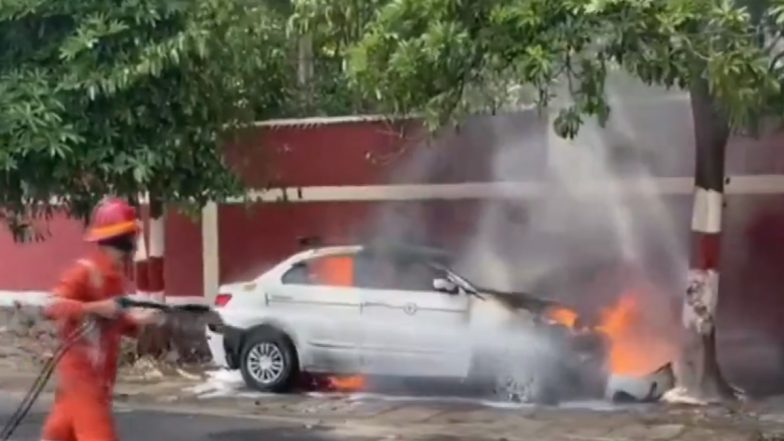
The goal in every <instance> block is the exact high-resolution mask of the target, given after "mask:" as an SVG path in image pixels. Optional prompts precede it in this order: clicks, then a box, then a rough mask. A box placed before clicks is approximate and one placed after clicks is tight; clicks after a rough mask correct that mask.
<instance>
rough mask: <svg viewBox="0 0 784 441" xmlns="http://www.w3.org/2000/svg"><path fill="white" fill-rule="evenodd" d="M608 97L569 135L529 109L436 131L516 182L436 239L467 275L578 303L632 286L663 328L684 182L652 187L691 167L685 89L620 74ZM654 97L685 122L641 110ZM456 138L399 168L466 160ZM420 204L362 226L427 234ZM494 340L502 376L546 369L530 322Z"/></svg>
mask: <svg viewBox="0 0 784 441" xmlns="http://www.w3.org/2000/svg"><path fill="white" fill-rule="evenodd" d="M662 96H664V98H662ZM611 101H612V107H613V111H612V116H611V118H610V121H609V124H608V125H607V127H605V128H600V127H598V125H597V124H596V123H595V122H594V121H587V122H586V124H585V125H584V126H583V128H582V130H581V132H580V135H579V136H578V138H577V139H575V140H573V141H566V140H563V139H560V138H558V137H557V136H556V135H555V134H554V133H553V131H552V128H551V126H552V124H551V121H550V120H549V117H548V116H546V115H540V114H538V113H537V112H536V111H524V112H521V113H519V114H514V115H504V116H499V117H492V118H491V117H486V118H476V119H474V120H473V121H470V122H469V123H468V124H467V125H466V128H465V129H464V130H463V131H462V132H461V133H457V134H456V135H454V134H453V135H451V136H450V137H449V138H447V139H446V140H445V141H444V142H443V144H449V140H450V139H451V140H454V139H455V138H454V136H461V135H462V136H463V138H464V139H465V138H468V143H469V144H474V145H473V149H477V148H479V150H481V151H482V152H484V156H485V157H486V158H487V160H486V162H481V161H480V162H474V164H473V166H474V167H478V168H484V169H485V170H488V169H489V171H490V172H491V174H492V176H493V178H494V180H495V181H496V182H506V183H521V184H520V192H519V194H515V193H514V191H512V194H511V195H508V196H509V197H506V198H499V199H492V200H483V201H481V202H479V203H478V204H479V206H480V209H479V210H478V218H477V219H476V221H475V222H474V224H473V228H471V229H470V230H469V232H468V234H467V235H466V237H461V238H453V241H454V242H453V243H446V244H444V245H446V246H447V247H448V248H451V249H453V250H456V254H457V257H458V259H457V265H456V268H457V270H458V272H460V273H461V274H463V275H465V276H466V277H467V278H468V279H469V280H472V281H473V282H475V283H477V284H478V285H482V286H488V287H493V288H496V289H502V290H511V291H524V292H529V293H532V294H536V295H538V296H541V297H544V298H549V299H553V300H558V301H561V302H564V303H566V304H568V305H571V306H573V307H575V308H576V309H578V310H579V311H581V312H587V313H589V314H590V313H598V312H599V311H601V310H602V308H605V307H607V306H609V305H612V304H613V302H614V301H616V300H617V298H618V297H619V296H620V295H622V294H625V295H634V296H636V297H638V298H639V301H640V302H641V303H642V305H643V311H644V318H645V320H646V321H649V322H650V326H652V327H654V328H655V329H657V330H658V331H660V332H661V333H662V335H663V337H665V338H672V336H671V335H667V333H668V332H669V331H668V330H669V329H672V327H673V326H672V325H673V320H674V317H675V308H674V305H677V299H678V298H679V295H680V291H681V289H682V287H683V286H684V281H685V276H686V270H687V268H688V265H687V243H688V240H687V239H688V213H689V210H688V209H689V207H690V205H689V199H688V197H689V193H688V189H687V191H686V192H685V193H684V192H681V194H680V195H679V196H672V195H670V196H667V195H665V194H663V192H662V190H663V189H662V187H661V186H659V185H657V181H656V180H655V179H654V178H653V174H654V173H657V172H658V173H660V174H661V172H663V171H664V172H669V173H673V170H674V173H678V174H677V175H676V176H688V173H682V172H680V171H681V170H682V169H691V166H690V164H688V160H687V161H684V158H687V157H689V156H690V155H684V153H683V151H684V150H683V149H689V146H690V145H691V143H692V142H691V138H690V137H691V128H690V127H689V126H688V124H686V122H687V121H689V105H688V100H687V99H685V98H683V97H680V96H673V95H666V94H663V93H662V91H661V90H654V89H648V88H646V87H645V86H642V85H639V84H636V83H633V82H629V81H625V82H621V83H620V84H619V85H618V87H617V88H616V89H615V90H612V91H611ZM673 104H674V105H673ZM664 105H667V106H669V107H672V108H673V109H675V110H674V111H679V112H683V117H684V118H683V119H681V121H683V122H684V124H685V127H681V128H673V130H662V129H661V125H657V124H656V123H655V122H654V121H651V120H650V119H649V118H650V116H651V115H652V114H654V113H656V111H659V112H660V111H661V110H662V108H663V107H662V106H664ZM461 149H467V150H470V149H471V147H466V146H465V145H463V144H460V145H458V146H457V147H455V148H453V146H451V145H437V146H435V147H433V148H430V149H426V150H424V151H423V152H422V153H421V154H417V155H415V157H413V158H412V159H411V160H410V162H408V163H407V164H406V167H404V168H403V170H402V171H401V172H400V173H401V176H399V177H398V178H399V179H400V180H405V181H412V180H413V181H416V182H427V181H431V182H432V181H433V180H438V179H444V177H445V176H444V175H443V164H444V163H450V162H451V163H454V162H455V161H457V162H460V161H461V160H463V161H464V163H463V164H462V165H463V166H464V167H468V168H470V167H471V166H472V165H471V164H466V163H465V161H471V160H472V159H469V156H470V155H467V154H466V153H465V152H463V151H461ZM461 158H465V159H461ZM684 162H686V163H684ZM457 169H458V170H459V169H460V167H457ZM453 170H454V168H453ZM463 170H465V168H463ZM467 173H468V174H470V171H469V172H467ZM439 174H441V175H440V176H439ZM463 174H464V175H465V174H466V172H465V171H464V172H463ZM670 176H672V175H670ZM449 179H450V176H446V180H449ZM531 188H536V191H534V192H532V191H530V189H531ZM426 213H427V211H426V210H425V209H424V208H423V206H415V207H410V206H409V207H406V209H404V210H401V209H400V208H399V207H397V208H396V207H393V206H390V207H386V208H385V209H383V210H381V212H380V213H379V216H378V222H377V223H376V224H375V225H374V228H373V229H372V230H371V235H372V236H374V237H381V238H386V239H388V240H390V239H391V240H402V239H405V240H406V241H408V242H411V241H420V242H421V241H426V242H427V241H429V240H431V239H432V237H430V235H432V229H433V228H432V224H433V222H432V220H431V219H426ZM457 215H458V216H460V215H463V216H468V217H470V216H472V214H471V213H462V214H460V213H458V214H457ZM445 221H448V220H444V219H442V220H441V222H442V223H443V222H445ZM436 223H438V221H436ZM483 335H491V334H489V333H484V334H483ZM494 339H495V341H497V340H498V339H501V340H503V341H505V342H507V343H508V344H506V345H505V349H506V350H507V351H511V352H508V353H507V355H508V356H507V357H506V358H504V359H503V360H504V362H506V363H508V369H506V370H507V373H509V374H510V375H511V377H513V378H512V380H511V381H512V382H517V383H525V382H526V381H528V380H527V378H529V377H530V376H531V374H532V371H533V374H534V376H536V375H538V376H540V377H541V376H542V375H543V374H544V373H548V374H552V373H553V366H555V365H557V364H558V363H559V360H558V357H561V356H562V354H561V353H560V352H559V348H557V347H555V346H553V345H552V344H550V342H549V340H548V339H547V337H545V336H542V335H539V334H538V333H535V332H533V331H530V330H522V331H516V332H514V333H511V334H505V335H504V336H503V337H499V336H498V335H496V336H495V337H494ZM476 340H477V338H476V336H475V337H474V341H476ZM480 340H481V338H480ZM513 354H514V355H513ZM561 361H562V360H561ZM514 377H517V378H514ZM556 381H557V380H556Z"/></svg>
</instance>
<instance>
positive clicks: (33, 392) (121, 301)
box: [0, 297, 211, 441]
mask: <svg viewBox="0 0 784 441" xmlns="http://www.w3.org/2000/svg"><path fill="white" fill-rule="evenodd" d="M117 304H118V306H119V307H120V309H128V308H148V309H157V310H159V311H162V312H164V313H174V312H186V313H197V314H198V313H208V312H210V311H211V308H210V307H209V306H207V305H200V304H184V305H167V304H163V303H157V302H150V301H143V300H134V299H130V298H128V297H118V298H117ZM95 327H96V321H95V320H92V319H90V320H87V321H85V322H84V323H82V324H81V325H80V326H79V328H77V329H76V330H75V331H73V332H72V333H71V334H70V335H69V336H68V337H67V338H66V339H65V340H64V341H63V342H62V343H61V344H60V345H59V346H58V347H57V349H56V350H55V351H54V353H53V354H52V356H51V357H49V359H48V360H47V361H46V362H45V363H44V366H43V368H42V369H41V373H40V374H38V377H36V379H35V381H33V385H32V386H31V387H30V389H29V390H28V392H27V394H26V395H25V396H24V398H23V399H22V402H21V403H19V406H18V407H17V408H16V411H14V413H13V414H12V415H11V417H10V418H9V419H8V421H7V422H6V424H5V425H4V426H3V429H2V431H0V441H8V440H9V439H11V435H13V433H14V431H15V430H16V429H17V428H18V427H19V425H20V424H21V423H22V421H23V420H24V419H25V417H26V416H27V414H28V413H29V412H30V409H31V408H32V407H33V404H35V402H36V400H37V399H38V397H39V396H40V395H41V392H42V391H43V390H44V388H45V387H46V384H47V383H48V382H49V379H50V378H51V377H52V373H53V372H54V368H55V367H56V366H57V363H58V362H59V361H60V359H61V358H62V357H63V355H65V353H66V352H68V350H69V349H70V348H71V347H72V346H73V345H74V344H76V343H77V342H78V341H79V340H80V339H82V338H83V337H84V336H85V335H87V334H89V333H90V332H91V331H92V330H93V329H95Z"/></svg>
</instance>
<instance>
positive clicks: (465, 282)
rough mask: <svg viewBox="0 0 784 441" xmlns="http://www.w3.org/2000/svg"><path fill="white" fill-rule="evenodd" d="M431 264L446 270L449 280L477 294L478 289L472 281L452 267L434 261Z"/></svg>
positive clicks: (466, 290) (468, 291) (470, 292)
mask: <svg viewBox="0 0 784 441" xmlns="http://www.w3.org/2000/svg"><path fill="white" fill-rule="evenodd" d="M431 265H432V266H433V267H435V268H438V269H439V270H442V271H444V272H446V274H447V278H448V279H449V281H450V282H452V283H454V284H456V285H457V286H459V287H460V288H462V289H463V290H464V291H465V292H467V293H469V294H476V293H477V292H478V291H477V289H476V288H474V285H473V284H472V283H471V282H469V281H468V280H466V279H465V278H463V277H461V276H459V275H458V274H457V273H456V272H455V271H454V270H453V269H452V268H449V267H448V266H446V265H443V264H439V263H432V264H431Z"/></svg>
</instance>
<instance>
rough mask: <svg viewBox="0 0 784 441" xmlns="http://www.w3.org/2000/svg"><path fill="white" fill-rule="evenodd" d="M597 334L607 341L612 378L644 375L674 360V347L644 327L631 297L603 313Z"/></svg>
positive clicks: (627, 295)
mask: <svg viewBox="0 0 784 441" xmlns="http://www.w3.org/2000/svg"><path fill="white" fill-rule="evenodd" d="M596 330H597V331H599V332H602V333H604V334H605V335H606V336H607V338H608V339H609V345H610V348H609V351H610V353H609V358H608V365H609V366H608V368H609V369H610V371H611V372H613V373H615V374H622V375H632V376H641V375H647V374H650V373H651V372H653V371H654V370H656V369H658V368H660V367H661V366H663V365H664V364H665V363H667V362H668V361H670V360H672V358H673V356H674V345H672V344H671V343H670V342H669V341H668V340H667V338H666V336H664V335H662V334H660V333H657V332H655V331H654V330H653V329H652V327H651V326H650V324H648V323H646V321H645V320H644V317H643V315H642V313H641V310H640V305H639V303H638V300H637V299H636V297H635V296H633V295H631V294H630V293H626V294H624V295H622V296H621V297H620V299H618V302H617V303H616V304H615V305H614V306H612V307H610V308H608V309H606V310H605V311H603V313H602V317H601V324H600V325H599V326H598V327H597V328H596Z"/></svg>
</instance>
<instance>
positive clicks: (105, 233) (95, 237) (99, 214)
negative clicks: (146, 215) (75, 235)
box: [85, 198, 139, 242]
mask: <svg viewBox="0 0 784 441" xmlns="http://www.w3.org/2000/svg"><path fill="white" fill-rule="evenodd" d="M138 231H139V224H138V223H137V222H136V210H135V209H134V208H133V207H131V206H130V205H129V204H128V203H127V202H125V201H124V200H122V199H116V198H108V199H104V200H103V201H101V203H99V204H98V206H96V207H95V210H93V215H92V218H91V221H90V228H89V229H88V230H87V237H86V238H85V240H87V241H88V242H98V241H101V240H106V239H111V238H113V237H118V236H123V235H126V234H136V233H137V232H138Z"/></svg>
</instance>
